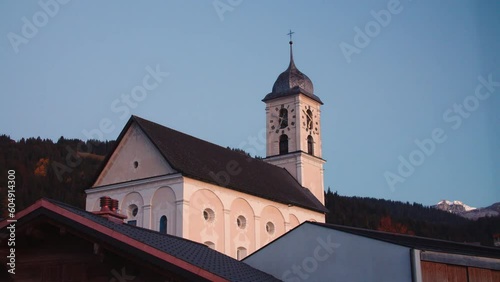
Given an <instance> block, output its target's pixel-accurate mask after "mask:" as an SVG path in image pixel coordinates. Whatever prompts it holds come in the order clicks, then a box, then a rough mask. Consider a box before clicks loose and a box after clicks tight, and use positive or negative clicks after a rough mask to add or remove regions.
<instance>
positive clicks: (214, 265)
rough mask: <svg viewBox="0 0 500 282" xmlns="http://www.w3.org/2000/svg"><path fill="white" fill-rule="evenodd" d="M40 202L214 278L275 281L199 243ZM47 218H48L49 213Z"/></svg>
mask: <svg viewBox="0 0 500 282" xmlns="http://www.w3.org/2000/svg"><path fill="white" fill-rule="evenodd" d="M44 200H46V201H49V202H51V203H52V204H54V205H57V206H59V207H61V208H63V209H65V210H67V211H69V212H71V213H73V214H76V215H78V216H80V217H83V218H86V219H89V220H91V221H92V222H95V223H97V224H99V225H102V226H104V227H106V228H108V229H110V230H113V231H116V232H118V233H120V234H123V235H125V236H127V237H129V238H131V239H134V240H136V241H140V242H142V243H144V244H146V245H148V246H151V247H153V248H155V249H157V250H160V251H161V252H164V253H166V254H169V255H171V256H173V257H176V258H178V259H180V260H182V261H185V262H187V263H189V264H192V265H195V266H197V267H200V268H202V269H204V270H206V271H208V272H210V273H213V274H215V275H217V276H220V277H224V278H225V279H228V280H229V281H279V280H277V279H276V278H274V277H273V276H271V275H269V274H267V273H264V272H262V271H260V270H257V269H254V268H252V267H251V266H249V265H247V264H245V263H243V262H240V261H238V260H235V259H233V258H231V257H229V256H226V255H225V254H222V253H219V252H217V251H215V250H212V249H210V248H209V247H207V246H205V245H203V244H199V243H196V242H193V241H190V240H187V239H183V238H180V237H176V236H172V235H167V234H161V233H159V232H157V231H153V230H149V229H145V228H141V227H136V226H132V225H129V224H119V223H114V222H112V221H110V220H108V219H106V218H104V217H101V216H99V215H95V214H93V213H90V212H87V211H84V210H81V209H78V208H75V207H73V206H70V205H68V204H65V203H61V202H58V201H55V200H49V199H44ZM48 215H49V216H50V213H49V214H48ZM59 216H63V218H64V219H66V220H65V221H66V223H69V224H71V225H78V224H79V222H76V221H74V220H69V221H68V220H67V219H68V217H67V216H65V215H59ZM88 231H90V232H92V234H87V235H89V236H91V237H93V236H98V235H109V234H97V233H98V232H96V231H95V230H88ZM108 239H109V238H108ZM129 251H130V250H129ZM141 252H142V253H141ZM134 254H136V255H138V256H140V257H141V256H146V257H147V255H148V254H145V253H144V251H142V250H134Z"/></svg>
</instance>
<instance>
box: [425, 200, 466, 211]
mask: <svg viewBox="0 0 500 282" xmlns="http://www.w3.org/2000/svg"><path fill="white" fill-rule="evenodd" d="M434 207H435V208H437V209H440V210H443V211H449V212H452V213H459V212H467V211H471V210H475V209H476V208H473V207H471V206H468V205H466V204H464V203H463V202H461V201H453V202H452V201H447V200H442V201H441V202H439V203H437V204H436V205H435V206H434Z"/></svg>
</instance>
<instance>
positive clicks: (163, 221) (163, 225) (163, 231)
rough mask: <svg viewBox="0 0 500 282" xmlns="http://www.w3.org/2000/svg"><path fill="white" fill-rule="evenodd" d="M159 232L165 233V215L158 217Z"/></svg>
mask: <svg viewBox="0 0 500 282" xmlns="http://www.w3.org/2000/svg"><path fill="white" fill-rule="evenodd" d="M160 233H163V234H167V217H166V216H162V217H161V218H160Z"/></svg>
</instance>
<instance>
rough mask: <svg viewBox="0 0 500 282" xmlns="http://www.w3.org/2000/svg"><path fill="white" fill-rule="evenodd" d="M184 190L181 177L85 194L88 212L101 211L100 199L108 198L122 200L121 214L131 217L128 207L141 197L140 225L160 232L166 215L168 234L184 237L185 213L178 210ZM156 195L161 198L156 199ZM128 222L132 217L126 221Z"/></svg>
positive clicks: (146, 181)
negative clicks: (183, 222) (160, 220)
mask: <svg viewBox="0 0 500 282" xmlns="http://www.w3.org/2000/svg"><path fill="white" fill-rule="evenodd" d="M182 189H183V178H182V176H181V175H180V174H178V175H168V176H158V177H154V178H150V179H143V180H135V181H130V182H126V183H118V184H113V185H108V186H104V187H96V188H90V189H87V190H86V191H85V192H86V193H87V199H86V210H87V211H98V210H99V209H100V207H99V198H100V197H103V196H109V197H111V198H113V199H117V200H118V201H119V203H120V213H122V214H124V215H128V214H127V208H128V206H129V205H130V204H133V203H135V202H137V201H139V200H138V199H139V197H140V198H141V199H142V202H141V203H140V206H139V205H138V207H139V214H138V215H137V216H136V218H137V226H140V227H145V228H149V229H153V230H158V222H159V218H160V217H161V215H162V214H165V215H167V218H168V226H167V230H168V234H172V235H177V236H182V214H180V213H179V211H178V209H179V202H180V203H182V195H183V192H182ZM132 195H135V196H132ZM155 195H156V196H159V198H156V199H155V198H154V196H155ZM127 220H130V218H129V219H126V220H125V222H126V221H127Z"/></svg>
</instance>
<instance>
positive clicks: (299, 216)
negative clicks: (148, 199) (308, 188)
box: [182, 177, 325, 258]
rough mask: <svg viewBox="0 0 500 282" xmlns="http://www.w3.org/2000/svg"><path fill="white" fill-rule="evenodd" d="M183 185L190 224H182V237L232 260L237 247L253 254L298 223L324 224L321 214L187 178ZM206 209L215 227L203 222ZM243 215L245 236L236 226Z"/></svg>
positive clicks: (186, 221)
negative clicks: (269, 230)
mask: <svg viewBox="0 0 500 282" xmlns="http://www.w3.org/2000/svg"><path fill="white" fill-rule="evenodd" d="M184 181H185V182H184V186H183V187H184V190H183V192H184V196H183V197H184V199H187V200H186V201H184V202H183V204H182V205H183V208H182V210H183V213H184V214H185V215H186V216H187V218H188V219H189V220H184V221H183V237H184V238H187V239H190V240H193V241H197V242H200V243H205V242H207V241H210V242H213V243H215V248H216V250H218V251H220V252H223V253H225V254H226V255H229V256H231V257H233V258H236V248H237V247H238V246H244V247H245V248H247V247H246V246H248V248H247V251H248V254H250V253H252V252H254V251H255V250H257V249H259V248H260V247H262V246H263V245H265V244H267V243H269V242H270V241H272V240H274V239H276V238H277V237H279V236H281V235H282V234H284V233H285V232H286V231H288V230H290V229H291V224H293V225H295V224H297V221H298V222H304V221H306V220H315V221H318V222H324V221H325V216H324V214H322V213H319V212H314V211H310V210H307V209H304V208H299V207H295V206H291V207H289V206H288V205H285V204H281V203H276V202H273V201H270V200H266V199H262V198H259V197H255V196H251V195H248V194H244V193H241V192H237V191H234V190H231V189H227V188H224V187H219V186H217V185H213V184H209V183H205V182H202V181H198V180H194V179H191V178H188V177H185V178H184ZM201 191H203V192H201ZM243 199H244V200H243ZM205 208H211V209H212V210H214V211H215V221H214V222H213V223H208V222H206V221H205V220H204V219H203V210H204V209H205ZM240 214H244V215H247V216H245V218H246V219H247V228H248V229H247V230H246V231H245V232H241V230H238V227H237V225H236V217H237V215H240ZM252 214H253V216H252ZM291 215H292V216H291ZM290 218H292V223H291V222H290ZM268 221H272V222H273V223H274V224H275V227H276V229H275V233H274V234H273V235H269V234H267V233H266V231H265V225H266V223H267V222H268ZM242 233H243V234H242Z"/></svg>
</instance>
